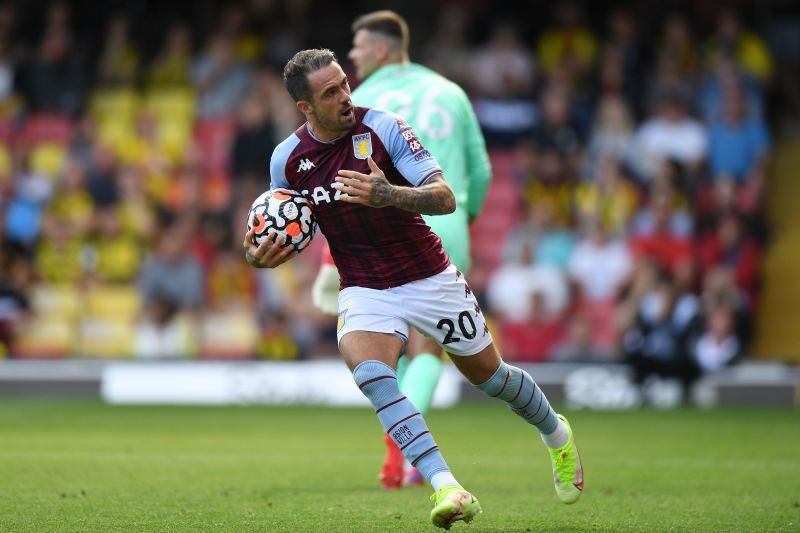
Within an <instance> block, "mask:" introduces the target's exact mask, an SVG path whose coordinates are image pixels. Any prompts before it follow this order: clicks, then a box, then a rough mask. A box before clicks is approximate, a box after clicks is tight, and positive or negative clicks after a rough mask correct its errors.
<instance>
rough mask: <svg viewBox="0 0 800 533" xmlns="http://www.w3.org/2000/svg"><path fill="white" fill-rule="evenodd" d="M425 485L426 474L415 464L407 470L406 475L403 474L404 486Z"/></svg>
mask: <svg viewBox="0 0 800 533" xmlns="http://www.w3.org/2000/svg"><path fill="white" fill-rule="evenodd" d="M424 485H425V476H423V475H422V472H420V471H419V470H417V469H416V468H414V467H413V466H412V467H411V468H410V469H409V470H406V473H405V476H403V486H404V487H422V486H424Z"/></svg>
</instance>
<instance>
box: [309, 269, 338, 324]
mask: <svg viewBox="0 0 800 533" xmlns="http://www.w3.org/2000/svg"><path fill="white" fill-rule="evenodd" d="M311 301H312V302H314V306H316V308H317V309H319V310H320V311H322V312H323V313H327V314H329V315H335V314H337V313H338V312H339V270H338V269H337V268H336V267H335V266H334V265H326V264H323V265H321V266H320V268H319V273H318V274H317V278H316V279H315V280H314V285H313V286H312V287H311Z"/></svg>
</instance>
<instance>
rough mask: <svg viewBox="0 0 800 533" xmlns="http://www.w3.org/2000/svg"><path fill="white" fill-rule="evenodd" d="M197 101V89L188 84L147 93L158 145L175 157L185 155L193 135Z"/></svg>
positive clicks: (176, 159)
mask: <svg viewBox="0 0 800 533" xmlns="http://www.w3.org/2000/svg"><path fill="white" fill-rule="evenodd" d="M195 104H196V98H195V95H194V92H193V91H192V90H191V89H188V88H180V87H176V88H170V89H163V88H162V89H154V90H152V91H150V92H149V93H148V94H147V95H146V96H145V109H146V111H147V113H148V115H149V116H150V118H151V119H152V120H153V122H154V126H155V138H156V139H155V141H156V145H157V147H158V149H159V150H161V151H162V152H164V154H165V155H166V156H167V157H168V158H169V159H170V160H172V161H179V160H181V159H183V157H184V152H185V151H186V148H187V147H188V146H189V143H190V141H191V139H192V125H193V124H194V117H195Z"/></svg>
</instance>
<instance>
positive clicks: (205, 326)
mask: <svg viewBox="0 0 800 533" xmlns="http://www.w3.org/2000/svg"><path fill="white" fill-rule="evenodd" d="M258 335H259V333H258V323H257V321H256V317H255V316H254V314H253V313H252V312H251V311H249V310H241V311H232V312H231V311H228V312H225V313H221V312H218V313H217V312H209V313H207V314H206V315H205V316H204V317H203V318H202V320H201V324H200V346H199V357H200V358H202V359H250V358H252V357H253V356H254V355H255V353H256V343H257V342H258Z"/></svg>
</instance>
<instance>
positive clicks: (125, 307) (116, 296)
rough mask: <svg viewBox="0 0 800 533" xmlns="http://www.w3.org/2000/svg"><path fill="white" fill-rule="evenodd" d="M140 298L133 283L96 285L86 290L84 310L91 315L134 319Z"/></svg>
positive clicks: (138, 309)
mask: <svg viewBox="0 0 800 533" xmlns="http://www.w3.org/2000/svg"><path fill="white" fill-rule="evenodd" d="M140 309H141V298H140V296H139V293H138V291H137V290H136V287H134V286H133V285H97V286H94V287H91V288H90V289H89V290H88V291H87V292H86V305H85V307H84V312H85V313H86V314H88V315H90V316H93V317H104V318H114V319H119V320H131V321H133V320H135V319H136V318H137V317H138V315H139V311H140Z"/></svg>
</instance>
